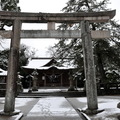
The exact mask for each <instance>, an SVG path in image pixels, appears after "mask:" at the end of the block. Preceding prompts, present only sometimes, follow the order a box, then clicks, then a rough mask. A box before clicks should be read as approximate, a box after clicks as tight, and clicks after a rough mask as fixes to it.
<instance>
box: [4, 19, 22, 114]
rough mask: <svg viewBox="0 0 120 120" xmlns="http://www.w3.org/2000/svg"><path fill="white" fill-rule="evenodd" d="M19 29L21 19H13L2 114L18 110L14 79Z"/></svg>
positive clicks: (15, 78)
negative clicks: (16, 107)
mask: <svg viewBox="0 0 120 120" xmlns="http://www.w3.org/2000/svg"><path fill="white" fill-rule="evenodd" d="M20 30H21V21H20V20H17V19H15V20H14V25H13V30H12V39H11V46H10V54H9V63H8V76H7V86H6V87H7V89H6V96H5V106H4V111H3V114H6V115H14V114H17V113H19V112H20V111H17V110H14V109H15V94H16V84H17V83H16V80H17V68H18V61H19V46H20Z"/></svg>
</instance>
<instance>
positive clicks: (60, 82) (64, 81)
mask: <svg viewBox="0 0 120 120" xmlns="http://www.w3.org/2000/svg"><path fill="white" fill-rule="evenodd" d="M22 67H23V69H24V72H25V73H26V74H28V75H32V74H33V73H35V71H36V72H37V74H36V75H37V78H38V79H37V86H38V87H68V86H69V85H70V82H69V75H70V74H69V73H70V71H71V70H73V69H75V68H74V67H71V66H68V65H63V64H62V65H61V64H60V62H59V59H55V58H32V59H31V60H30V61H29V64H28V65H27V66H22Z"/></svg>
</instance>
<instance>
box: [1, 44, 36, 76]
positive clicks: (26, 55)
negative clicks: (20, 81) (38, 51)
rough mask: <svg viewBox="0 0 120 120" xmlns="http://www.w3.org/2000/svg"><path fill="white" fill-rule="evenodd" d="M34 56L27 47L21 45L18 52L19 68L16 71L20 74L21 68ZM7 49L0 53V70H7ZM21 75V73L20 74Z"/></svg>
mask: <svg viewBox="0 0 120 120" xmlns="http://www.w3.org/2000/svg"><path fill="white" fill-rule="evenodd" d="M33 55H34V51H31V50H30V49H29V47H28V46H26V45H24V44H21V46H20V51H19V66H18V71H19V72H22V69H21V66H25V65H27V63H28V61H29V59H30V58H32V57H33ZM8 58H9V49H5V50H2V51H0V68H2V69H4V70H7V68H8ZM21 74H22V73H21Z"/></svg>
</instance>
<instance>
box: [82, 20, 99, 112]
mask: <svg viewBox="0 0 120 120" xmlns="http://www.w3.org/2000/svg"><path fill="white" fill-rule="evenodd" d="M81 37H82V44H83V54H84V71H85V78H86V94H87V104H88V110H91V111H93V110H97V109H98V102H97V86H96V75H95V65H94V57H93V49H92V39H91V33H90V29H89V22H88V21H82V22H81Z"/></svg>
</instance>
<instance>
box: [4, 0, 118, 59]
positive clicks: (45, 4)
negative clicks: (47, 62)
mask: <svg viewBox="0 0 120 120" xmlns="http://www.w3.org/2000/svg"><path fill="white" fill-rule="evenodd" d="M67 1H68V0H19V6H20V8H21V11H22V12H47V13H58V12H62V11H61V10H62V8H63V7H65V6H66V2H67ZM110 1H111V5H110V7H109V8H111V9H116V11H117V13H116V17H115V19H116V20H119V19H120V18H119V16H120V15H119V13H120V7H119V5H120V0H110ZM41 28H42V29H46V28H47V26H46V25H42V26H41V25H38V24H23V25H22V29H41ZM6 41H7V43H9V42H8V40H6ZM57 41H58V40H54V39H34V40H33V39H27V40H26V39H22V40H21V43H24V44H26V45H28V46H31V47H32V48H35V49H36V50H37V52H36V55H37V56H39V57H43V56H48V54H47V53H46V51H47V49H48V47H49V46H51V45H53V44H54V43H55V42H57ZM3 46H4V47H6V46H9V44H7V45H6V44H3Z"/></svg>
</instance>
